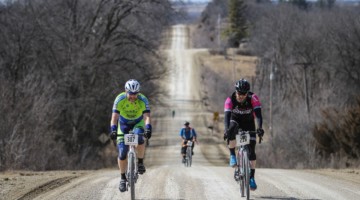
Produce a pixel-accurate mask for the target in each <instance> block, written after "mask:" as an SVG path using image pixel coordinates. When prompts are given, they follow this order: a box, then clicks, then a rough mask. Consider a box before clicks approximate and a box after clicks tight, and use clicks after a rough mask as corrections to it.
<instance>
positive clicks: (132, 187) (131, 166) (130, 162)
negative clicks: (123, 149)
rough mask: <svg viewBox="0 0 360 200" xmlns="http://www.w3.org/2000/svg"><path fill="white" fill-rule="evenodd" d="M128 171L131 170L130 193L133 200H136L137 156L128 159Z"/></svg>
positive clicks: (130, 156)
mask: <svg viewBox="0 0 360 200" xmlns="http://www.w3.org/2000/svg"><path fill="white" fill-rule="evenodd" d="M128 165H129V167H128V169H130V173H129V177H128V178H129V180H128V181H129V184H130V191H131V199H132V200H134V199H135V156H134V155H133V154H130V155H129V158H128Z"/></svg>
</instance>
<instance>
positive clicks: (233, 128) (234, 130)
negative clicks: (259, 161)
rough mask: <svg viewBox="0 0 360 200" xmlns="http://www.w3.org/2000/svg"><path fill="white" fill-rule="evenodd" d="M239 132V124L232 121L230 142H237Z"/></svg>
mask: <svg viewBox="0 0 360 200" xmlns="http://www.w3.org/2000/svg"><path fill="white" fill-rule="evenodd" d="M237 132H238V124H237V123H236V122H235V121H231V122H230V126H229V136H228V137H229V140H235V137H236V134H237Z"/></svg>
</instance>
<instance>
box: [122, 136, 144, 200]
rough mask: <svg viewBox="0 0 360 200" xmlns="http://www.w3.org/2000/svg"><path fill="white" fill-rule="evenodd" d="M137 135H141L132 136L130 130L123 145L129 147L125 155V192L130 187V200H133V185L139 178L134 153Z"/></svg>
mask: <svg viewBox="0 0 360 200" xmlns="http://www.w3.org/2000/svg"><path fill="white" fill-rule="evenodd" d="M139 135H143V134H134V132H133V130H130V131H129V133H128V134H125V135H124V140H125V145H129V151H128V153H127V159H128V165H127V171H126V179H127V185H126V190H128V188H129V187H130V190H131V199H135V183H136V181H137V179H138V177H139V172H138V165H137V162H136V160H137V156H136V151H135V146H136V145H138V138H139Z"/></svg>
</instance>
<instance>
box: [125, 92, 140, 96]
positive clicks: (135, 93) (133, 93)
mask: <svg viewBox="0 0 360 200" xmlns="http://www.w3.org/2000/svg"><path fill="white" fill-rule="evenodd" d="M127 93H128V94H130V95H137V94H139V93H138V92H127Z"/></svg>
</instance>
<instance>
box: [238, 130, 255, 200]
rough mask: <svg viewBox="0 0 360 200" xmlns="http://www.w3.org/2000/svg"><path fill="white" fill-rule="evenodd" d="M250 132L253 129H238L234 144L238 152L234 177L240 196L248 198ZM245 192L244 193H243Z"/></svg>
mask: <svg viewBox="0 0 360 200" xmlns="http://www.w3.org/2000/svg"><path fill="white" fill-rule="evenodd" d="M250 133H256V132H255V131H239V133H238V134H237V135H236V146H238V152H237V155H236V158H237V159H236V160H237V167H236V168H235V172H234V178H235V180H236V181H237V182H238V183H239V184H240V193H241V196H242V197H244V196H246V199H250V169H251V168H250V161H249V147H248V146H249V144H250ZM245 192H246V195H245Z"/></svg>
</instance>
